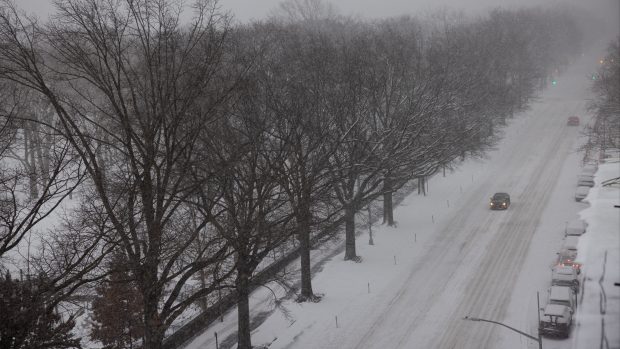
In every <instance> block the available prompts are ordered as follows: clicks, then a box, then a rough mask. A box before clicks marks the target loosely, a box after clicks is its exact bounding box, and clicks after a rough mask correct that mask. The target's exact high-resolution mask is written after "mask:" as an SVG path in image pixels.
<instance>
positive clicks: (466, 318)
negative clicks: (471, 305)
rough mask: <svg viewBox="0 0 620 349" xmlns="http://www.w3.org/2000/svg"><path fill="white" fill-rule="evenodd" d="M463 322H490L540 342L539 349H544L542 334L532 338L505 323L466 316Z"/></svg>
mask: <svg viewBox="0 0 620 349" xmlns="http://www.w3.org/2000/svg"><path fill="white" fill-rule="evenodd" d="M463 320H469V321H482V322H490V323H492V324H496V325H500V326H504V327H506V328H508V329H511V330H513V331H515V332H517V333H518V334H520V335H522V336H526V337H527V338H529V339H532V340H535V341H536V342H538V348H539V349H542V338H540V333H539V334H538V337H534V336H531V335H529V334H527V333H525V332H522V331H519V330H517V329H516V328H514V327H510V326H508V325H505V324H503V323H501V322H497V321H492V320H486V319H481V318H477V317H469V316H466V317H464V318H463Z"/></svg>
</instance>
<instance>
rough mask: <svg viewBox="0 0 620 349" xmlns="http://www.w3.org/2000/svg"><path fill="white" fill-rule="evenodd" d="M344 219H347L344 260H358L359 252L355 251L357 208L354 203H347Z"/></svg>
mask: <svg viewBox="0 0 620 349" xmlns="http://www.w3.org/2000/svg"><path fill="white" fill-rule="evenodd" d="M344 217H345V218H344V221H345V231H346V235H345V246H346V249H345V252H344V260H345V261H348V260H356V259H357V254H356V253H355V210H354V209H353V207H352V205H347V206H346V207H345V209H344Z"/></svg>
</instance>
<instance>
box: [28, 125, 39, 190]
mask: <svg viewBox="0 0 620 349" xmlns="http://www.w3.org/2000/svg"><path fill="white" fill-rule="evenodd" d="M29 127H30V125H28V124H26V125H25V126H24V162H25V164H26V171H27V172H28V179H29V186H30V198H31V199H36V198H38V197H39V190H38V188H37V165H36V161H35V156H34V147H33V146H34V144H33V143H34V142H33V141H32V135H31V134H32V131H31V130H30V129H29Z"/></svg>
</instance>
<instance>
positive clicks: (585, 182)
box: [577, 173, 594, 187]
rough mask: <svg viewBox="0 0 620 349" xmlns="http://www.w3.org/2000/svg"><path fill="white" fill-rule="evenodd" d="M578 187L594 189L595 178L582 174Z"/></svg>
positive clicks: (578, 179) (578, 180)
mask: <svg viewBox="0 0 620 349" xmlns="http://www.w3.org/2000/svg"><path fill="white" fill-rule="evenodd" d="M577 186H585V187H593V186H594V176H593V175H591V174H588V173H582V174H580V175H579V177H578V178H577Z"/></svg>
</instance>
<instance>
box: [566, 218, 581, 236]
mask: <svg viewBox="0 0 620 349" xmlns="http://www.w3.org/2000/svg"><path fill="white" fill-rule="evenodd" d="M585 232H586V222H584V221H582V220H581V219H575V220H573V221H570V222H568V223H567V224H566V229H565V230H564V235H565V236H581V235H583V234H585Z"/></svg>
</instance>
